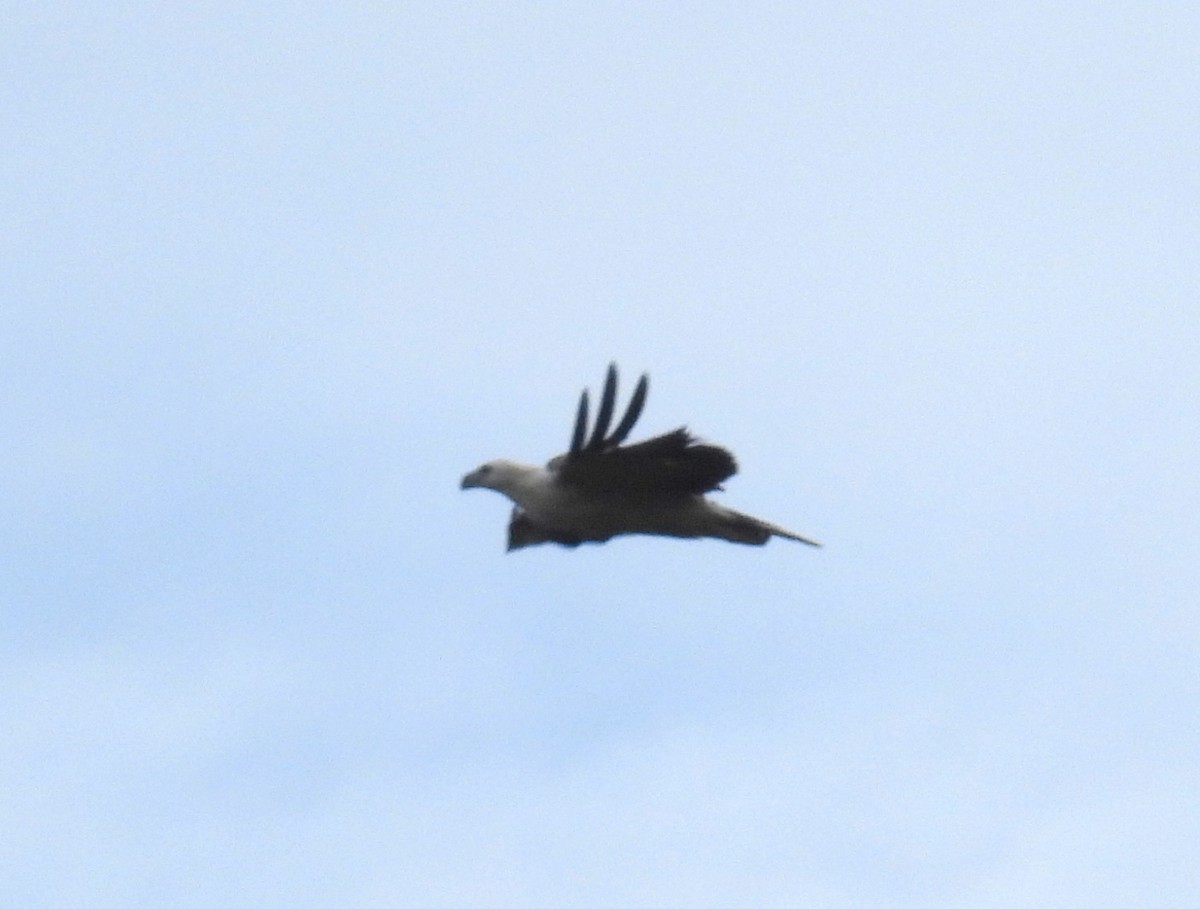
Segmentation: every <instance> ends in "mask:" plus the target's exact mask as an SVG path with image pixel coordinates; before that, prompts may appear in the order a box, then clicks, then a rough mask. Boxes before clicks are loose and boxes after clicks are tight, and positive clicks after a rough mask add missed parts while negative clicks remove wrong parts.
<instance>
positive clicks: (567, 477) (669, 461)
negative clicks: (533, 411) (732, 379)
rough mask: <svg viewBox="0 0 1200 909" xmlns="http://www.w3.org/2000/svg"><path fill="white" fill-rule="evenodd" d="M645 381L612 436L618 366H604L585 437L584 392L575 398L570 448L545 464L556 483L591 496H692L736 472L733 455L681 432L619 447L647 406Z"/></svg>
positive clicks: (711, 488)
mask: <svg viewBox="0 0 1200 909" xmlns="http://www.w3.org/2000/svg"><path fill="white" fill-rule="evenodd" d="M648 390H649V380H648V379H647V377H646V376H645V375H644V374H643V375H642V377H641V378H640V379H639V380H638V384H637V387H636V388H635V389H634V392H633V396H632V397H631V398H630V401H629V406H628V408H626V410H625V415H624V416H623V417H622V418H621V421H620V422H619V423H618V424H617V428H616V429H615V430H613V432H612V434H611V435H607V433H608V424H609V422H610V421H611V420H612V415H613V410H614V405H615V403H616V396H617V368H616V366H615V365H614V364H609V367H608V375H607V376H606V377H605V380H604V391H603V393H602V394H601V398H600V410H599V412H598V413H597V415H596V424H595V426H594V428H593V429H592V433H591V436H590V438H588V439H587V440H586V442H585V441H584V437H585V436H586V435H587V424H588V393H587V390H586V389H585V390H584V392H583V394H582V395H581V396H580V399H579V410H578V411H577V412H576V415H575V427H574V431H573V432H572V434H571V448H570V450H569V451H568V452H567V453H566V454H564V455H560V456H559V457H557V458H555V459H554V460H553V461H551V462H550V465H549V466H550V468H551V470H554V471H555V472H556V473H557V475H558V479H559V482H561V483H563V484H564V485H568V486H574V487H576V488H578V489H581V490H583V491H586V492H588V493H591V494H595V495H605V494H622V493H624V494H636V495H655V494H660V495H696V494H702V493H706V492H711V491H712V490H714V489H718V488H720V484H721V483H723V482H724V481H725V480H727V479H729V478H730V477H731V476H733V475H734V474H735V473H736V472H737V463H736V462H735V461H734V459H733V455H732V454H730V453H729V452H728V451H726V450H725V449H724V448H721V447H719V446H717V445H707V444H703V443H700V442H699V441H697V440H696V438H695V437H693V436H692V435H691V434H690V433H689V432H688V431H687V430H686V429H684V428H680V429H676V430H674V431H672V432H668V433H665V434H664V435H661V436H655V437H654V438H652V439H647V440H646V441H644V442H638V443H637V444H635V445H625V446H622V445H621V443H622V442H623V441H625V438H626V437H627V436H628V435H629V432H630V430H632V429H633V425H634V423H636V422H637V419H638V417H639V416H640V415H641V412H642V407H643V406H644V405H645V403H646V394H647V392H648Z"/></svg>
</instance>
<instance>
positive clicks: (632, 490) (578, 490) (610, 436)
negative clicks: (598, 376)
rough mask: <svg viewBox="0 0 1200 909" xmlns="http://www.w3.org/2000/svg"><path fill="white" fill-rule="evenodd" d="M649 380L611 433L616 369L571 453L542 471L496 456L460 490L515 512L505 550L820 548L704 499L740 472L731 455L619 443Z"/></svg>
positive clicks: (681, 444) (684, 442)
mask: <svg viewBox="0 0 1200 909" xmlns="http://www.w3.org/2000/svg"><path fill="white" fill-rule="evenodd" d="M648 389H649V380H648V378H647V377H646V375H645V374H643V375H642V377H641V378H640V379H639V380H638V383H637V387H636V388H634V390H633V397H631V398H630V400H629V405H628V407H627V408H626V410H625V415H624V416H623V417H621V420H620V422H618V423H617V426H616V428H615V429H613V431H612V432H611V433H609V431H608V428H609V424H610V423H611V421H612V418H613V410H614V405H615V404H616V398H617V367H616V365H615V364H610V365H609V367H608V375H607V377H606V378H605V380H604V391H603V393H602V394H601V396H600V409H599V412H598V413H597V414H596V422H595V424H594V425H593V426H592V429H591V433H590V434H589V432H588V393H587V389H584V391H583V394H582V396H581V397H580V399H579V410H578V411H577V412H576V414H575V429H574V431H573V432H572V434H571V447H570V448H569V449H568V450H567V451H566V452H565V453H564V454H561V455H558V456H557V457H555V458H553V459H551V461H550V462H549V463H548V464H547V465H546V466H545V467H535V466H533V465H532V464H520V463H518V462H516V461H508V460H504V459H499V460H495V461H488V462H487V463H486V464H484V465H483V466H482V467H479V468H478V469H476V470H473V471H471V472H470V473H469V474H467V475H466V476H465V477H463V479H462V488H463V489H472V488H476V487H482V488H484V489H494V490H496V492H499V493H502V494H504V495H506V496H508V498H510V499H511V500H512V501H513V502H514V503H515V507H514V508H513V510H512V516H511V517H510V519H509V522H508V550H509V551H510V552H511V551H512V550H514V549H521V548H523V547H525V546H535V545H537V544H539V543H558V544H560V545H562V546H578V545H579V544H580V543H603V542H605V541H607V540H609V539H611V538H612V537H615V536H619V535H621V534H648V535H652V536H669V537H714V538H716V539H720V540H729V541H730V542H733V543H746V544H749V545H752V546H761V545H763V544H764V543H766V542H767V540H769V539H771V537H783V538H784V539H788V540H797V541H798V542H801V543H807V544H808V545H809V546H820V545H821V544H820V543H817V542H816V541H815V540H810V539H808V538H807V537H802V536H800V535H799V534H796V533H792V532H791V531H790V530H784V529H783V528H782V527H779V526H777V525H775V524H771V523H769V522H768V521H763V520H761V519H759V518H754V517H751V516H750V515H748V514H742V513H741V512H739V511H734V510H733V509H732V508H726V507H725V506H724V505H719V504H717V503H716V502H713V501H712V500H710V499H709V498H707V497H706V494H707V493H710V492H715V491H718V490H720V489H721V488H722V487H721V484H722V483H723V482H724V481H725V480H728V479H729V478H730V477H731V476H733V475H734V474H735V473H737V462H735V461H734V459H733V455H732V454H730V453H729V452H728V451H726V450H725V449H724V448H721V447H720V446H717V445H710V444H707V443H701V442H700V441H698V440H697V439H696V438H695V437H694V436H692V435H691V434H690V433H689V432H688V431H687V429H686V428H684V427H680V428H679V429H676V430H673V431H671V432H668V433H665V434H663V435H661V436H655V437H654V438H652V439H646V440H645V441H644V442H637V443H635V444H632V445H622V444H621V443H622V442H624V441H625V438H626V436H628V435H629V432H630V430H632V429H633V424H634V423H636V422H637V419H638V417H639V416H640V415H641V413H642V407H643V406H644V405H645V403H646V393H647V391H648Z"/></svg>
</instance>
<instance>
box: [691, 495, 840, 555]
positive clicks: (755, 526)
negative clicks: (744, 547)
mask: <svg viewBox="0 0 1200 909" xmlns="http://www.w3.org/2000/svg"><path fill="white" fill-rule="evenodd" d="M711 504H712V503H710V505H711ZM715 507H716V508H719V509H720V511H719V512H718V520H717V526H716V527H715V528H714V532H713V536H715V537H720V538H721V539H722V540H729V541H730V542H731V543H746V544H748V545H750V546H762V545H763V544H764V543H766V542H767V540H769V539H771V537H783V538H784V539H785V540H795V541H796V542H797V543H806V544H808V545H809V546H820V545H821V544H820V543H818V542H817V541H816V540H810V539H809V538H808V537H802V536H800V534H798V533H792V532H791V531H790V530H784V529H783V528H782V527H780V526H779V525H778V524H772V523H770V522H769V521H763V520H760V519H758V518H752V517H751V516H750V515H748V514H742V513H741V512H740V511H734V510H733V509H732V508H725V507H724V506H721V505H717V506H715Z"/></svg>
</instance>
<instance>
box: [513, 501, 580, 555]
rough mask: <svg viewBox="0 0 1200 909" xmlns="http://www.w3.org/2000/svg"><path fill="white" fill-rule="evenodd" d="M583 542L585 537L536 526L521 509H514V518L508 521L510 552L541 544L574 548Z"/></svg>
mask: <svg viewBox="0 0 1200 909" xmlns="http://www.w3.org/2000/svg"><path fill="white" fill-rule="evenodd" d="M582 542H583V537H577V536H572V535H571V534H567V533H560V532H559V531H557V530H551V529H550V528H548V527H543V526H542V525H541V524H535V523H534V522H533V520H532V519H531V518H530V517H529V515H527V514H526V513H525V512H523V511H522V510H521V509H520V508H514V509H513V510H512V516H511V517H510V518H509V519H508V551H509V552H512V551H513V550H514V549H523V548H525V547H526V546H537V545H538V544H539V543H558V544H559V545H560V546H572V547H574V546H578V545H579V544H580V543H582Z"/></svg>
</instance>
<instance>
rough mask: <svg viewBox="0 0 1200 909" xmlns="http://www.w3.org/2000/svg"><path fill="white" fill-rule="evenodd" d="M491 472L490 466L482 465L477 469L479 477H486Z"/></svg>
mask: <svg viewBox="0 0 1200 909" xmlns="http://www.w3.org/2000/svg"><path fill="white" fill-rule="evenodd" d="M491 472H492V465H491V464H484V465H483V466H482V467H480V468H479V475H480V476H481V477H486V476H487V475H488V474H489V473H491Z"/></svg>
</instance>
